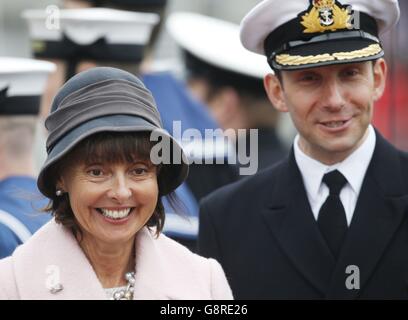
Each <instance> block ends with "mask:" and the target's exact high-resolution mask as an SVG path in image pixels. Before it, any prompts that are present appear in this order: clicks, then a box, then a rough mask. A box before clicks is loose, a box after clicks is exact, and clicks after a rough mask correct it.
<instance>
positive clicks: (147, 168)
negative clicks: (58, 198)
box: [61, 160, 159, 243]
mask: <svg viewBox="0 0 408 320" xmlns="http://www.w3.org/2000/svg"><path fill="white" fill-rule="evenodd" d="M61 188H62V189H63V190H64V191H65V192H67V193H68V195H69V202H70V205H71V209H72V211H73V213H74V215H75V219H76V220H77V222H78V224H79V226H80V228H81V230H82V232H83V233H84V236H86V235H90V236H93V237H95V238H96V239H98V240H100V241H103V242H110V243H114V242H124V241H128V240H129V239H131V238H132V237H134V236H135V234H136V232H138V231H139V230H140V229H141V228H142V227H143V226H144V225H145V224H146V223H147V221H148V220H149V218H150V217H151V216H152V214H153V212H154V210H155V208H156V204H157V201H158V194H159V189H158V184H157V173H156V167H155V166H154V165H152V164H151V163H150V162H148V161H142V160H141V161H136V162H134V163H126V162H120V163H89V164H88V163H84V162H82V163H81V162H80V163H76V164H74V165H73V166H71V167H70V168H69V169H68V170H67V171H66V172H64V173H63V175H62V177H61Z"/></svg>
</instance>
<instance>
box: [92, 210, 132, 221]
mask: <svg viewBox="0 0 408 320" xmlns="http://www.w3.org/2000/svg"><path fill="white" fill-rule="evenodd" d="M131 210H132V208H127V209H123V210H108V209H102V208H101V209H100V211H101V212H102V214H103V215H104V216H105V217H107V218H110V219H123V218H126V217H127V216H128V215H129V213H130V211H131Z"/></svg>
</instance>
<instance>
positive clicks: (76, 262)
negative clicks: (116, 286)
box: [13, 220, 183, 300]
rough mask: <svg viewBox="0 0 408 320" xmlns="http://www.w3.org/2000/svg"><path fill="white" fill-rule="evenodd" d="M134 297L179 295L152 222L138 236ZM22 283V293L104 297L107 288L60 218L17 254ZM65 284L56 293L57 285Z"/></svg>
mask: <svg viewBox="0 0 408 320" xmlns="http://www.w3.org/2000/svg"><path fill="white" fill-rule="evenodd" d="M135 246H136V270H135V278H136V283H135V288H134V289H135V291H134V299H177V298H179V297H182V296H183V293H182V292H178V291H177V286H174V285H172V283H171V275H169V274H168V273H169V272H170V271H166V264H165V261H163V258H162V257H161V255H160V248H158V246H157V241H155V239H154V238H153V236H152V235H151V233H150V231H149V230H148V229H147V228H143V229H141V230H140V231H139V232H138V234H137V237H136V241H135ZM13 260H14V266H13V267H14V271H15V276H16V283H17V288H18V291H19V294H20V297H21V298H22V299H28V300H37V299H46V300H54V299H55V300H61V299H63V300H71V299H75V300H76V299H78V300H103V299H107V297H106V294H105V291H104V289H103V288H102V285H101V283H100V282H99V280H98V278H97V276H96V273H95V272H94V270H93V268H92V266H91V264H90V263H89V261H88V259H87V258H86V256H85V254H84V253H83V251H82V250H81V248H80V246H79V245H78V243H77V241H76V239H75V238H74V236H73V235H72V233H71V232H70V231H69V230H68V229H67V228H65V227H63V226H61V225H59V224H57V223H56V222H55V221H54V220H53V221H51V222H49V223H48V224H47V225H45V226H44V227H43V228H42V229H40V230H39V231H38V232H37V233H36V234H35V235H34V236H33V237H32V238H31V239H30V240H29V241H28V242H27V243H26V244H25V245H24V246H21V247H19V248H18V249H17V250H16V251H15V253H14V254H13ZM58 285H62V290H59V291H58V290H57V291H58V292H56V293H52V290H51V289H52V287H54V288H56V287H57V286H58Z"/></svg>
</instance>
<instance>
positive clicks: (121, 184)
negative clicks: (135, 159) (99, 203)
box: [109, 174, 132, 203]
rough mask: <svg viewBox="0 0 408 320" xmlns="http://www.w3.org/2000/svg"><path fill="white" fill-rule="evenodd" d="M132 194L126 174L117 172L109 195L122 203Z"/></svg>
mask: <svg viewBox="0 0 408 320" xmlns="http://www.w3.org/2000/svg"><path fill="white" fill-rule="evenodd" d="M131 196H132V190H131V188H130V184H129V181H127V179H126V176H125V175H124V174H117V175H115V176H114V177H113V178H112V186H111V188H110V190H109V197H110V198H112V199H115V200H117V201H118V202H120V203H123V202H124V201H126V200H128V199H129V198H130V197H131Z"/></svg>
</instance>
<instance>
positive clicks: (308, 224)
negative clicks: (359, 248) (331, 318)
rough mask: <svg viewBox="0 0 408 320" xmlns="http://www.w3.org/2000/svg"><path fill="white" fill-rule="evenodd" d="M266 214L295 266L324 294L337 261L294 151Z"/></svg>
mask: <svg viewBox="0 0 408 320" xmlns="http://www.w3.org/2000/svg"><path fill="white" fill-rule="evenodd" d="M276 181H277V182H276V183H275V188H274V189H273V190H271V193H270V196H271V201H270V202H268V204H267V205H266V208H265V210H264V211H263V215H264V217H265V219H266V222H267V224H268V226H269V228H270V230H271V231H272V233H273V235H274V237H275V238H276V239H277V241H278V243H279V244H280V246H281V247H282V249H283V250H284V251H285V252H286V254H287V256H288V257H289V258H290V259H291V261H292V262H293V264H294V265H295V267H296V268H297V269H298V270H299V271H300V272H301V273H302V274H303V275H304V277H305V278H306V279H307V280H308V281H309V282H310V283H311V284H312V285H313V286H314V287H315V288H316V289H318V290H319V291H320V292H321V293H322V294H325V293H326V292H327V289H328V287H329V284H330V278H331V275H332V271H333V269H334V266H335V261H334V258H333V256H332V254H331V253H330V251H329V248H328V247H327V245H326V243H325V241H324V239H323V237H322V236H321V234H320V231H319V229H318V226H317V223H316V221H315V219H314V217H313V213H312V211H311V208H310V204H309V201H308V199H307V195H306V191H305V187H304V184H303V180H302V176H301V173H300V171H299V169H298V167H297V164H296V161H295V157H294V153H293V150H292V152H291V154H290V156H289V158H288V160H287V161H286V162H284V164H283V166H282V168H281V170H280V171H279V176H278V177H277V178H276Z"/></svg>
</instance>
